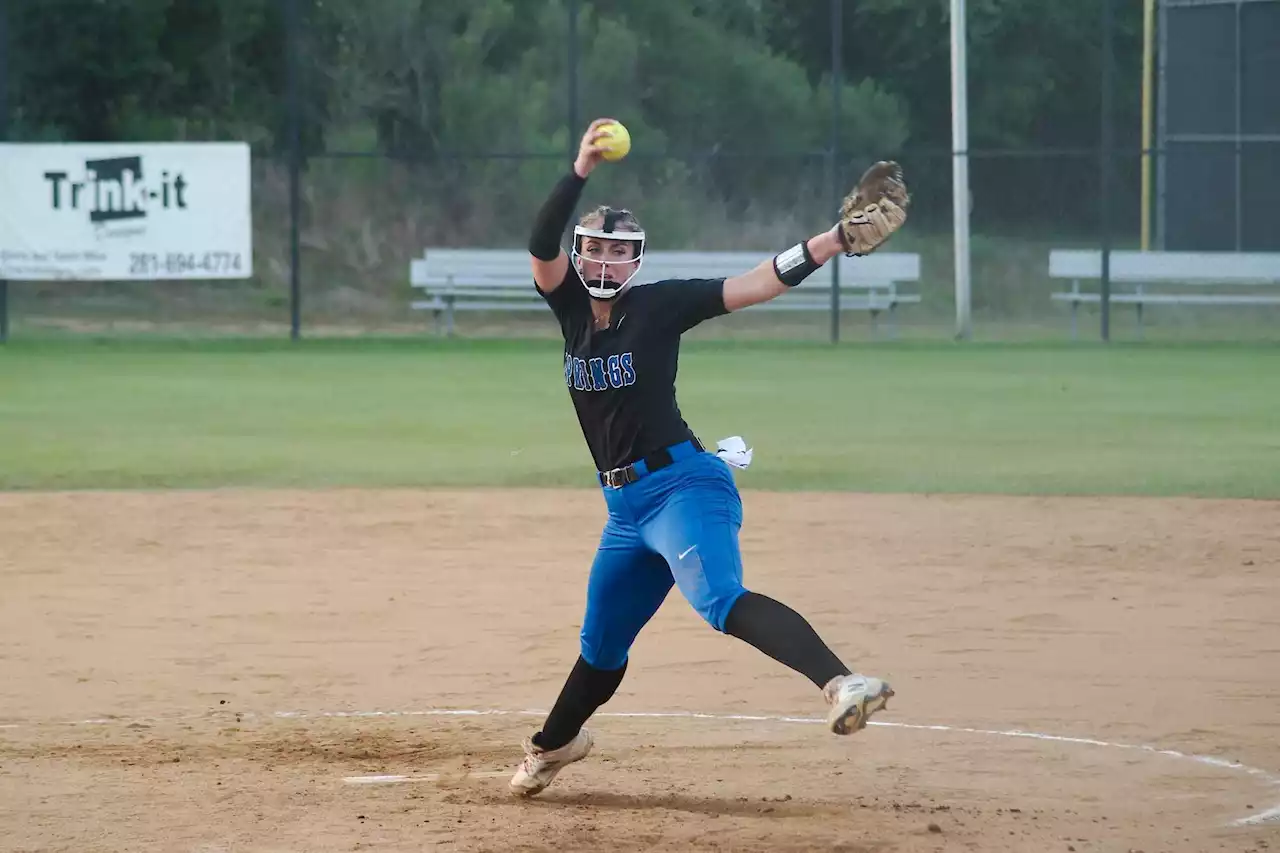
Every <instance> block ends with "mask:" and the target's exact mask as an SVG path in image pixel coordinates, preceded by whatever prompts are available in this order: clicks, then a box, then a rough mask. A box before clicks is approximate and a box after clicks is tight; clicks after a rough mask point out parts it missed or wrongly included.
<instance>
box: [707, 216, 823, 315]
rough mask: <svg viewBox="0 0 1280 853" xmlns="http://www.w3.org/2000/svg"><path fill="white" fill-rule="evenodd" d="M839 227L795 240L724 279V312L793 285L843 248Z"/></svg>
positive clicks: (740, 307) (751, 303)
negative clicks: (747, 268)
mask: <svg viewBox="0 0 1280 853" xmlns="http://www.w3.org/2000/svg"><path fill="white" fill-rule="evenodd" d="M839 227H840V226H838V225H837V226H835V227H833V228H832V229H831V230H830V231H824V232H822V233H821V234H815V235H814V236H812V237H810V238H809V239H808V240H806V241H804V242H803V243H797V244H796V245H794V246H792V247H791V248H790V249H787V250H786V251H784V252H779V253H778V254H777V255H774V256H773V257H771V258H769V259H767V260H764V261H761V262H760V263H759V264H758V265H756V266H755V267H754V268H753V269H750V270H748V271H747V272H745V273H743V274H742V275H735V276H730V277H729V278H726V279H725V280H724V307H725V310H726V311H738V310H740V309H742V308H746V307H748V306H751V305H758V304H759V303H761V302H768V301H769V300H771V299H776V298H778V297H779V296H781V295H782V294H784V293H786V292H787V291H788V290H790V289H791V288H792V287H795V286H796V285H797V284H799V283H800V281H801V280H802V279H803V278H804V277H805V276H807V275H809V274H810V273H812V272H815V271H816V270H818V269H820V268H821V267H822V265H823V264H825V263H826V262H827V261H829V260H831V259H832V258H834V257H835V256H836V255H837V254H838V253H839V252H841V251H843V250H844V246H843V244H842V243H841V242H840V236H839V233H840V232H839V230H838V229H839Z"/></svg>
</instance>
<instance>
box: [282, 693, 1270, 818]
mask: <svg viewBox="0 0 1280 853" xmlns="http://www.w3.org/2000/svg"><path fill="white" fill-rule="evenodd" d="M546 713H547V712H546V711H538V710H525V711H503V710H497V709H491V710H478V709H469V708H461V709H458V708H439V709H430V710H423V711H326V712H321V713H318V714H309V713H307V712H303V711H277V712H276V714H275V716H276V717H282V718H308V717H486V716H499V717H510V716H537V717H541V716H545V715H546ZM594 716H596V717H620V718H638V719H666V718H675V719H691V720H720V721H734V722H758V723H806V724H814V723H823V722H825V720H823V719H821V718H818V717H783V716H770V715H763V714H706V713H699V712H697V711H600V712H597V713H596V714H594ZM867 725H868V726H881V727H884V728H892V729H909V730H913V731H930V732H947V733H951V734H968V735H980V736H983V737H1008V738H1026V739H1028V740H1038V741H1046V742H1050V743H1066V744H1072V745H1076V746H1097V747H1106V748H1109V749H1124V750H1132V751H1135V752H1145V753H1149V754H1151V755H1164V756H1167V757H1169V758H1177V759H1181V760H1183V761H1193V762H1195V763H1197V764H1203V765H1205V766H1208V767H1216V768H1220V769H1223V770H1234V771H1236V772H1238V773H1245V774H1247V775H1250V776H1253V777H1256V778H1257V779H1259V780H1260V781H1262V782H1263V783H1266V784H1270V785H1280V775H1277V774H1275V773H1271V772H1270V771H1267V770H1263V769H1261V768H1259V767H1250V766H1249V765H1247V764H1241V763H1240V762H1238V761H1229V760H1227V759H1225V758H1217V757H1215V756H1212V755H1197V754H1195V753H1190V752H1182V751H1180V750H1176V749H1163V748H1161V747H1158V746H1150V745H1147V744H1134V743H1117V742H1115V741H1106V740H1098V739H1096V738H1085V737H1070V736H1067V735H1052V734H1045V733H1043V732H1028V731H1022V730H1020V729H976V728H969V727H965V726H945V725H940V724H928V725H926V724H920V723H891V722H887V721H876V720H872V721H870V722H868V723H867ZM471 775H472V776H474V777H484V778H494V777H499V776H503V775H506V772H505V771H494V772H485V773H473V774H471ZM437 778H439V776H438V774H430V775H428V776H422V777H407V776H355V777H348V778H347V779H346V780H345V781H347V782H349V783H351V784H376V783H384V784H385V783H394V782H401V781H434V780H435V779H437ZM1273 821H1280V804H1277V805H1276V806H1275V807H1274V808H1270V809H1267V810H1266V811H1263V812H1259V813H1258V814H1254V815H1249V816H1247V817H1242V818H1240V819H1238V820H1234V821H1232V822H1231V824H1230V825H1232V826H1249V825H1259V824H1264V823H1270V822H1273Z"/></svg>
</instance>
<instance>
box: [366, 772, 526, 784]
mask: <svg viewBox="0 0 1280 853" xmlns="http://www.w3.org/2000/svg"><path fill="white" fill-rule="evenodd" d="M507 774H508V771H506V770H481V771H479V772H476V773H468V772H465V771H460V772H458V773H420V774H418V775H415V776H347V777H346V778H345V779H343V780H342V781H343V782H346V783H347V784H348V785H394V784H399V783H401V782H438V781H440V780H441V779H457V778H467V779H497V778H500V777H502V776H506V775H507Z"/></svg>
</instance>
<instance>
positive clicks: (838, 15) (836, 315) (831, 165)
mask: <svg viewBox="0 0 1280 853" xmlns="http://www.w3.org/2000/svg"><path fill="white" fill-rule="evenodd" d="M843 13H844V0H831V139H830V142H829V143H828V146H827V192H828V195H829V198H830V205H829V208H828V213H829V215H831V216H835V215H836V214H835V211H837V210H838V209H839V207H840V198H841V197H842V193H841V192H840V189H839V185H838V184H837V183H836V176H837V174H838V171H837V167H838V165H839V163H840V89H841V82H840V80H841V59H842V57H841V52H842V50H843V49H844V15H843ZM832 261H833V262H832V264H831V343H833V344H834V343H837V342H838V341H839V340H840V257H839V255H837V256H836V257H835V258H833V259H832Z"/></svg>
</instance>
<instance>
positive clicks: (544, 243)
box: [529, 170, 587, 261]
mask: <svg viewBox="0 0 1280 853" xmlns="http://www.w3.org/2000/svg"><path fill="white" fill-rule="evenodd" d="M586 184H587V179H586V178H581V177H579V176H578V173H577V172H574V171H572V170H570V171H569V172H568V174H566V175H565V176H564V177H562V178H561V179H560V180H559V181H557V182H556V185H555V187H554V188H553V189H552V190H551V195H549V196H547V200H546V201H545V202H543V203H542V207H541V208H540V209H539V210H538V216H537V218H535V219H534V221H533V233H532V234H531V235H530V236H529V254H531V255H533V256H534V257H535V258H538V259H540V260H544V261H554V260H555V259H556V257H557V256H558V255H559V254H560V235H562V234H564V229H565V228H566V227H567V226H568V225H569V219H570V217H572V216H573V209H574V207H575V206H576V205H577V204H578V199H579V198H580V197H581V196H582V188H583V187H584V186H586Z"/></svg>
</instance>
